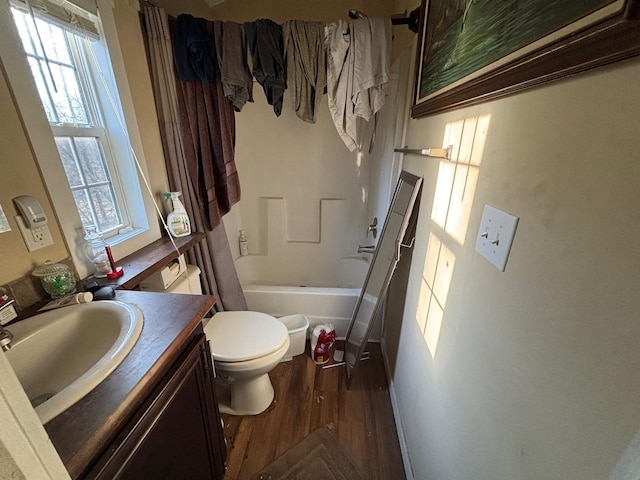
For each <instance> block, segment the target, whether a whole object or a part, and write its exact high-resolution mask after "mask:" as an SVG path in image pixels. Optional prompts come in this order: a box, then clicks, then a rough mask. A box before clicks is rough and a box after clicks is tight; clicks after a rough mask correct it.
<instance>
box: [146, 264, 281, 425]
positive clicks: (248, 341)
mask: <svg viewBox="0 0 640 480" xmlns="http://www.w3.org/2000/svg"><path fill="white" fill-rule="evenodd" d="M159 273H161V272H159ZM151 284H153V282H151V281H150V282H148V283H147V284H146V285H151ZM156 284H157V282H156ZM141 287H142V289H144V290H151V288H148V287H147V286H145V285H142V286H141ZM161 291H164V292H167V293H191V294H201V293H202V288H201V286H200V269H199V268H198V267H196V266H194V265H187V266H186V271H185V272H184V273H182V274H181V275H180V276H179V277H178V278H177V279H176V280H175V281H173V283H172V284H171V285H170V286H168V287H167V288H166V289H164V290H161ZM203 324H204V333H205V335H206V337H207V340H208V341H209V346H210V348H211V356H212V357H213V366H214V370H215V372H216V378H215V379H214V383H215V386H216V395H217V397H218V407H219V409H220V412H222V413H227V414H230V415H257V414H259V413H261V412H263V411H265V410H266V409H267V408H268V407H269V405H271V402H273V397H274V391H273V385H272V384H271V379H270V378H269V372H270V371H271V370H272V369H273V368H274V367H275V366H276V365H278V363H280V361H281V360H282V358H283V357H284V355H285V354H286V353H287V351H288V349H289V343H290V340H289V332H288V330H287V327H286V326H285V325H284V324H283V323H282V322H280V321H279V320H278V319H276V318H275V317H272V316H271V315H267V314H266V313H260V312H245V311H239V312H218V313H216V314H214V315H213V317H211V318H209V319H204V320H203Z"/></svg>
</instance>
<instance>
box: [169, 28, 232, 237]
mask: <svg viewBox="0 0 640 480" xmlns="http://www.w3.org/2000/svg"><path fill="white" fill-rule="evenodd" d="M169 26H170V27H171V34H172V35H174V36H175V37H176V38H177V21H174V20H173V19H169ZM205 30H206V31H207V33H208V34H209V36H210V37H211V38H213V22H208V21H207V22H205ZM174 43H175V42H174ZM214 53H215V52H214ZM176 91H177V99H178V112H179V114H180V121H179V124H180V127H181V130H182V138H183V148H184V155H185V161H186V164H187V166H188V169H189V176H190V179H191V182H192V184H193V187H194V191H195V194H196V196H197V199H198V204H199V207H200V209H201V210H202V216H203V219H204V225H205V228H206V229H207V230H212V229H213V228H214V227H216V226H217V225H219V224H220V221H221V218H222V216H223V215H225V214H226V213H228V212H229V211H230V210H231V206H232V205H233V204H234V203H236V202H238V201H239V200H240V181H239V179H238V172H237V170H236V163H235V113H234V110H233V106H232V105H231V102H229V100H227V99H226V97H225V96H224V92H223V89H222V82H221V81H220V79H219V78H215V79H214V81H213V82H212V83H205V82H201V81H199V80H194V81H183V80H181V79H180V77H179V74H178V73H177V72H176Z"/></svg>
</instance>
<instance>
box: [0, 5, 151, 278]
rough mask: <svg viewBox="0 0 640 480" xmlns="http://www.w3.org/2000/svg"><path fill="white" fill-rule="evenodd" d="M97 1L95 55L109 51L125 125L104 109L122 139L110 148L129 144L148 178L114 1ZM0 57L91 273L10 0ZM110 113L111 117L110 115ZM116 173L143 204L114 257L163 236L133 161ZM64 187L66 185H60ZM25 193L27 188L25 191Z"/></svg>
mask: <svg viewBox="0 0 640 480" xmlns="http://www.w3.org/2000/svg"><path fill="white" fill-rule="evenodd" d="M97 5H98V11H99V14H100V22H99V23H100V24H101V25H100V26H101V29H102V30H101V32H100V33H101V35H100V36H101V38H102V39H103V40H102V41H101V43H102V44H103V45H104V48H103V51H102V52H100V51H99V50H98V51H97V52H96V53H97V55H98V56H100V55H108V56H109V57H110V58H111V65H112V67H113V73H114V77H115V78H113V79H107V85H108V86H107V88H108V89H109V90H110V91H111V92H118V93H119V97H120V104H121V106H122V111H121V112H120V114H121V115H122V117H121V118H123V119H124V121H125V123H126V125H127V131H126V132H122V131H121V129H120V128H118V129H112V128H111V127H110V126H109V122H110V121H113V120H114V119H115V120H116V121H117V119H116V112H111V113H105V118H104V120H105V124H106V125H107V128H108V129H109V131H110V133H111V135H114V136H121V138H120V140H122V139H124V140H126V141H120V142H116V141H112V142H111V143H110V147H111V148H112V149H113V155H114V156H115V157H116V158H119V155H122V154H123V153H124V151H123V150H122V149H126V154H127V155H130V149H131V148H133V151H134V152H135V157H136V158H137V160H138V162H139V164H140V168H141V170H142V172H143V173H144V175H145V177H146V178H149V176H148V172H147V169H146V165H145V162H144V153H143V148H142V141H141V138H140V133H139V130H138V128H137V125H138V123H137V119H136V115H135V111H134V108H133V99H132V96H131V92H130V90H129V83H128V81H127V76H126V72H125V69H124V60H123V58H122V52H121V49H120V45H119V40H118V35H117V31H116V27H115V21H114V18H113V12H112V10H113V7H114V5H113V3H112V2H111V1H109V0H97ZM105 44H106V45H105ZM107 51H108V54H107ZM0 60H1V63H2V68H3V69H4V71H5V73H6V76H7V79H8V81H9V84H10V88H11V90H12V93H13V95H14V99H15V101H16V105H17V107H18V110H19V113H20V115H21V117H22V120H23V124H24V127H25V130H26V133H27V136H28V137H29V140H30V143H31V146H32V149H33V153H34V156H35V159H36V162H37V163H38V166H39V168H40V172H41V176H42V180H43V181H44V183H45V186H46V188H47V191H48V193H49V196H50V199H51V202H52V204H53V206H54V209H55V212H56V217H57V220H58V223H59V224H60V227H61V229H62V232H63V235H64V237H65V241H66V245H67V248H68V249H69V251H70V253H71V256H72V258H73V260H74V263H75V265H76V268H77V269H78V273H79V274H80V276H81V277H85V276H88V275H89V274H90V273H92V267H91V264H90V263H89V262H88V260H87V258H86V256H85V254H84V252H83V242H82V241H81V239H82V235H83V228H82V222H81V220H80V215H79V214H78V212H77V208H76V205H75V201H74V198H73V195H72V194H71V190H70V189H69V188H68V181H67V177H66V174H65V171H64V168H63V166H62V162H61V160H60V157H59V155H58V150H57V147H56V144H55V141H54V139H53V134H52V132H51V128H50V126H49V122H48V119H47V117H46V115H45V113H44V109H43V107H42V104H41V102H40V97H39V95H38V93H37V89H36V86H35V82H34V80H33V77H32V75H31V70H30V68H29V65H28V63H27V59H26V56H25V54H24V51H23V49H22V44H21V41H20V37H19V35H18V32H17V30H16V27H15V25H14V24H13V15H12V14H11V10H10V4H9V0H0ZM116 85H117V86H116ZM97 87H98V88H99V89H101V88H104V86H103V85H98V86H97ZM110 116H112V117H113V118H109V117H110ZM117 144H119V145H117ZM119 174H120V176H121V179H122V182H123V185H122V189H123V190H125V191H127V192H132V191H136V190H137V191H139V192H143V194H142V195H141V199H142V204H143V205H144V208H140V209H138V210H137V211H136V210H134V211H130V214H131V222H132V223H133V225H135V226H136V227H137V228H135V229H134V230H133V231H131V232H128V233H126V234H122V235H117V236H115V237H113V238H112V239H110V244H111V246H112V251H113V254H114V256H115V257H116V259H118V258H121V257H123V256H125V255H128V254H130V253H132V252H134V251H136V250H138V249H140V248H142V247H143V246H145V245H148V244H149V243H151V242H153V241H154V240H156V239H158V238H160V236H161V233H160V228H159V226H158V222H157V221H155V215H156V213H155V212H156V211H155V206H154V204H153V199H152V198H151V195H149V194H147V192H146V191H143V188H144V185H143V182H144V180H143V179H142V178H141V177H140V175H139V172H138V171H137V169H136V168H135V166H132V167H129V170H128V171H126V172H123V171H121V170H120V171H119ZM62 186H64V187H65V188H62ZM28 193H29V192H25V194H28Z"/></svg>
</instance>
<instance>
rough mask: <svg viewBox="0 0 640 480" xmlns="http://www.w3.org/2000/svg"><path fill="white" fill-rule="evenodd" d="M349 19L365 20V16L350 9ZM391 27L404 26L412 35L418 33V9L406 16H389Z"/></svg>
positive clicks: (405, 12) (401, 14)
mask: <svg viewBox="0 0 640 480" xmlns="http://www.w3.org/2000/svg"><path fill="white" fill-rule="evenodd" d="M349 18H351V19H353V20H355V19H357V18H367V14H366V13H363V12H361V11H360V10H356V9H353V8H352V9H350V10H349ZM390 18H391V25H406V26H407V27H409V30H411V31H412V32H413V33H418V28H419V27H420V7H417V8H415V9H413V10H412V11H411V13H410V14H409V16H407V11H406V10H405V11H404V13H400V14H395V15H391V17H390Z"/></svg>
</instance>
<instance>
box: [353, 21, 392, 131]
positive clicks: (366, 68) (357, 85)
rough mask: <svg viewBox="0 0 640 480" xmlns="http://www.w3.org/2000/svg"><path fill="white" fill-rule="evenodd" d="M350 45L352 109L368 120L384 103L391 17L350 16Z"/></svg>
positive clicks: (387, 83)
mask: <svg viewBox="0 0 640 480" xmlns="http://www.w3.org/2000/svg"><path fill="white" fill-rule="evenodd" d="M351 32H352V33H351V35H352V36H351V41H352V46H353V48H354V55H353V59H354V66H353V67H354V73H353V92H352V100H353V105H354V107H353V111H354V114H355V115H356V116H357V117H362V118H364V119H365V120H369V119H370V118H371V117H372V116H373V115H374V114H375V113H376V112H377V111H378V110H380V109H381V108H382V106H383V105H384V101H385V99H386V97H387V87H388V85H389V79H390V77H389V69H390V65H391V20H390V19H388V18H362V19H358V20H354V22H353V25H352V30H351Z"/></svg>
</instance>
